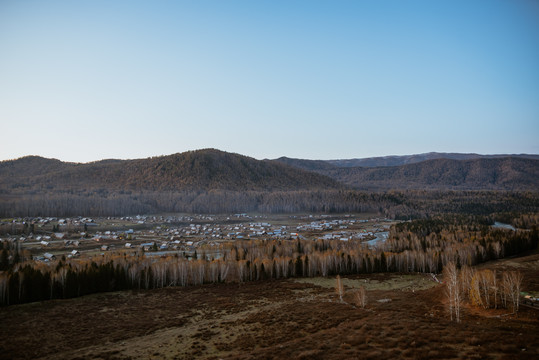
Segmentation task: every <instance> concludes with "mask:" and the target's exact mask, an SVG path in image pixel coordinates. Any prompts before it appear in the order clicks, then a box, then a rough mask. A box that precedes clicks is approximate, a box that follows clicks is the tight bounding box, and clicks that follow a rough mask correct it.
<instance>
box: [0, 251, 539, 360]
mask: <svg viewBox="0 0 539 360" xmlns="http://www.w3.org/2000/svg"><path fill="white" fill-rule="evenodd" d="M482 267H488V268H492V269H494V268H496V269H519V270H520V271H521V272H522V273H523V275H524V283H523V287H522V288H523V290H526V291H539V254H538V253H534V254H529V255H527V256H523V257H519V258H513V259H506V260H502V261H498V262H492V263H489V264H485V265H482ZM343 284H344V286H345V290H346V293H345V296H344V302H340V301H339V298H338V296H337V294H336V293H335V290H334V285H335V279H334V278H315V279H296V280H282V281H267V282H253V283H245V284H240V285H238V284H218V285H204V286H198V287H191V288H165V289H158V290H151V291H140V292H118V293H106V294H98V295H92V296H86V297H82V298H78V299H69V300H54V301H47V302H41V303H32V304H25V305H17V306H10V307H4V308H1V309H0V319H1V322H0V339H1V340H0V358H2V359H196V358H200V359H354V358H361V359H390V358H393V359H457V358H460V359H537V358H539V308H535V309H534V308H530V307H525V306H523V307H521V310H520V312H519V313H518V316H514V315H511V314H508V311H507V310H488V311H487V310H479V309H476V308H469V307H464V309H463V319H462V322H461V323H455V322H451V321H450V320H449V316H448V314H447V311H446V309H445V305H444V300H445V299H444V289H443V286H442V285H439V284H437V283H435V282H433V281H432V280H430V277H429V276H428V275H410V274H372V275H365V276H352V277H347V278H344V279H343ZM360 285H363V286H365V288H366V289H367V296H368V304H367V306H366V308H364V309H362V308H358V307H356V306H355V305H354V296H353V295H354V288H357V287H359V286H360ZM387 299H390V300H387ZM378 300H383V301H378Z"/></svg>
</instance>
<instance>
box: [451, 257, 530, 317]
mask: <svg viewBox="0 0 539 360" xmlns="http://www.w3.org/2000/svg"><path fill="white" fill-rule="evenodd" d="M443 278H444V283H445V290H446V298H447V306H448V311H449V314H450V317H451V320H452V321H453V320H454V321H457V322H460V318H461V316H460V310H461V307H462V303H463V302H464V301H465V300H466V299H467V300H468V301H469V303H470V304H471V305H473V306H478V307H482V308H484V309H492V308H494V309H499V308H504V309H511V311H512V312H513V313H516V312H518V309H519V303H520V291H521V286H522V280H523V277H522V274H521V273H520V272H518V271H503V272H500V273H498V272H497V271H495V270H489V269H483V270H475V269H474V268H471V267H468V266H464V267H462V269H460V270H458V269H457V267H456V265H455V263H453V262H450V263H448V264H447V265H446V266H445V267H444V271H443Z"/></svg>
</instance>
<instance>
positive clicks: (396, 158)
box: [326, 152, 539, 168]
mask: <svg viewBox="0 0 539 360" xmlns="http://www.w3.org/2000/svg"><path fill="white" fill-rule="evenodd" d="M506 157H513V158H523V159H534V160H539V155H530V154H518V155H480V154H473V153H472V154H461V153H438V152H430V153H425V154H415V155H393V156H381V157H371V158H361V159H343V160H327V161H326V162H327V163H329V164H331V165H333V166H335V167H339V168H340V167H381V166H401V165H408V164H415V163H418V162H423V161H427V160H437V159H449V160H479V159H500V158H506Z"/></svg>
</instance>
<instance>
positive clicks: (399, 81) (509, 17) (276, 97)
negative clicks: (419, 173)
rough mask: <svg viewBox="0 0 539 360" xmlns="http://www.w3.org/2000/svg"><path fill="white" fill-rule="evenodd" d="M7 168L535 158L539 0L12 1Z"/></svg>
mask: <svg viewBox="0 0 539 360" xmlns="http://www.w3.org/2000/svg"><path fill="white" fill-rule="evenodd" d="M0 122H1V129H2V130H1V132H2V135H3V136H2V140H1V142H0V160H4V159H13V158H18V157H21V156H25V155H30V154H32V155H41V156H45V157H53V158H58V159H61V160H66V161H76V162H86V161H93V160H100V159H104V158H122V159H126V158H143V157H148V156H156V155H168V154H172V153H177V152H183V151H187V150H195V149H200V148H208V147H212V148H217V149H221V150H225V151H230V152H236V153H240V154H244V155H248V156H252V157H255V158H258V159H262V158H276V157H279V156H283V155H285V156H289V157H297V158H308V159H338V158H358V157H368V156H383V155H392V154H414V153H424V152H430V151H440V152H476V153H481V154H494V153H535V154H537V153H539V1H537V0H512V1H509V0H486V1H480V0H474V1H469V0H466V1H456V0H450V1H430V0H426V1H401V0H397V1H386V0H380V1H378V0H376V1H375V0H368V1H367V0H364V1H361V0H354V1H330V0H327V1H313V0H307V1H293V0H287V1H275V0H272V1H217V0H216V1H204V0H196V1H195V0H193V1H140V2H138V1H95V0H94V1H45V0H38V1H29V0H28V1H27V0H0Z"/></svg>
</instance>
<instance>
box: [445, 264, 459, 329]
mask: <svg viewBox="0 0 539 360" xmlns="http://www.w3.org/2000/svg"><path fill="white" fill-rule="evenodd" d="M443 275H444V282H445V284H446V294H447V299H448V307H449V314H450V316H451V321H453V319H454V320H455V321H456V322H460V303H461V290H460V286H459V281H458V280H459V276H458V270H457V267H456V266H455V264H454V263H453V262H449V263H447V264H446V266H445V267H444V271H443Z"/></svg>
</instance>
